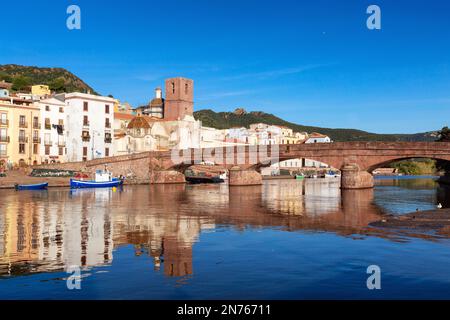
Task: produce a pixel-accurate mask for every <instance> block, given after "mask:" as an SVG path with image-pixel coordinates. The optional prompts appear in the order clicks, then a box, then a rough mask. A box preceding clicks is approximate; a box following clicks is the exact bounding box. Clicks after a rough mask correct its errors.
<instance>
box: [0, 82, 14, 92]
mask: <svg viewBox="0 0 450 320" xmlns="http://www.w3.org/2000/svg"><path fill="white" fill-rule="evenodd" d="M11 87H12V83H8V82H4V81H0V89H8V90H9V89H11Z"/></svg>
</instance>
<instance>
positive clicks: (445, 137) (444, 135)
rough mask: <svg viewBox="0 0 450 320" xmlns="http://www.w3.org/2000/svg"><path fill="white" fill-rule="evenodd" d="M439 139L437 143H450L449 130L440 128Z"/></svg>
mask: <svg viewBox="0 0 450 320" xmlns="http://www.w3.org/2000/svg"><path fill="white" fill-rule="evenodd" d="M438 135H439V138H438V140H437V141H439V142H450V129H449V128H448V127H444V128H442V130H441V131H438Z"/></svg>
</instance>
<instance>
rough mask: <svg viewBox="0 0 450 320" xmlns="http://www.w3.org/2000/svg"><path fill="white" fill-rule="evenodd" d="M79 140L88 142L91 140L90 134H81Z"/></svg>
mask: <svg viewBox="0 0 450 320" xmlns="http://www.w3.org/2000/svg"><path fill="white" fill-rule="evenodd" d="M81 140H83V142H89V141H91V136H89V135H87V136H81Z"/></svg>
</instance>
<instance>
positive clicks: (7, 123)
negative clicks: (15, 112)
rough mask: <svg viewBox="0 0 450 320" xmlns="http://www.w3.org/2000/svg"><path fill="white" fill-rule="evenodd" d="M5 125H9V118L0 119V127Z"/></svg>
mask: <svg viewBox="0 0 450 320" xmlns="http://www.w3.org/2000/svg"><path fill="white" fill-rule="evenodd" d="M7 126H9V120H8V119H2V120H0V127H7Z"/></svg>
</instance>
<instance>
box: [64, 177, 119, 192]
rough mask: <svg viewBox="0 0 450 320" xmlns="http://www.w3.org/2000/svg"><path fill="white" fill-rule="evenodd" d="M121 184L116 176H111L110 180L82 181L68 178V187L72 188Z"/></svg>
mask: <svg viewBox="0 0 450 320" xmlns="http://www.w3.org/2000/svg"><path fill="white" fill-rule="evenodd" d="M122 184H123V181H122V180H120V179H118V178H113V179H112V181H102V182H97V181H82V180H75V179H70V187H71V188H72V189H82V188H113V187H118V186H121V185H122Z"/></svg>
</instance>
